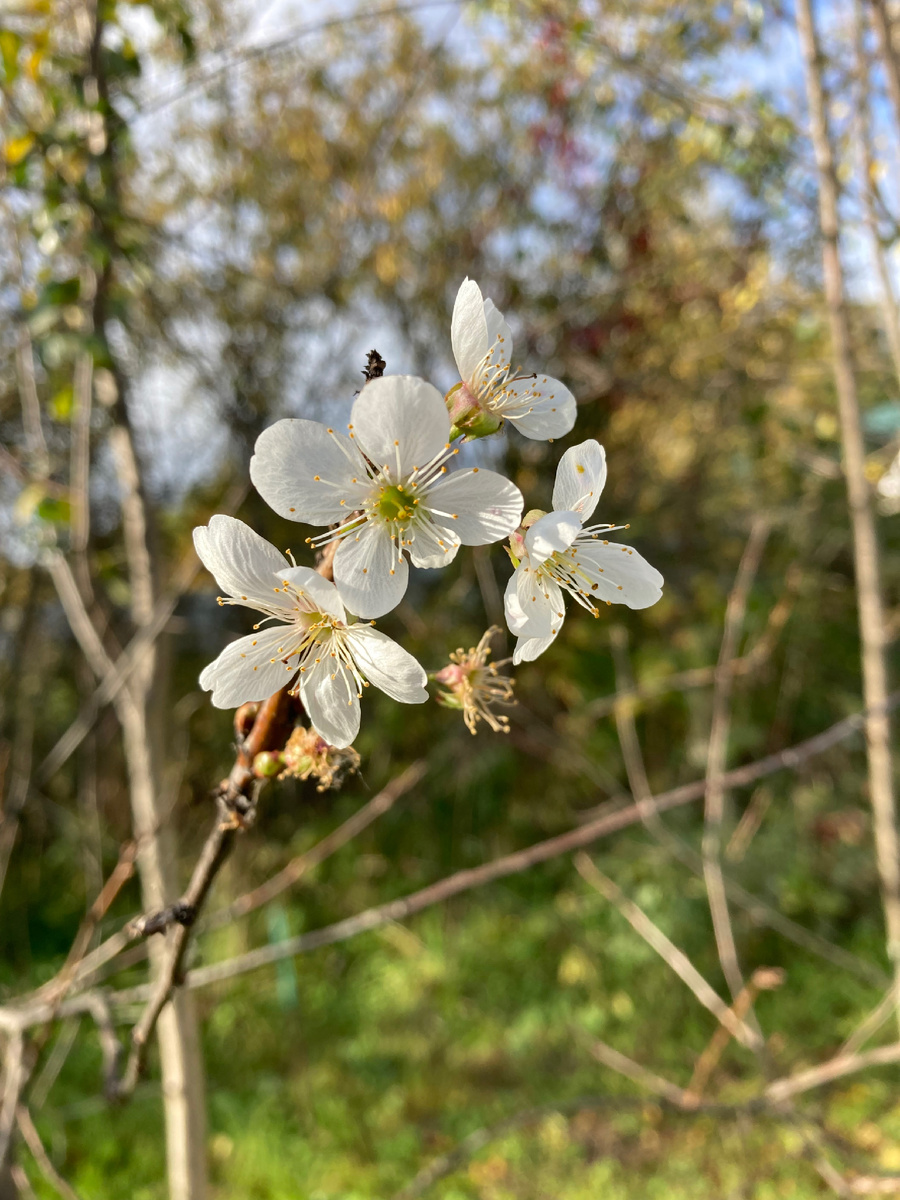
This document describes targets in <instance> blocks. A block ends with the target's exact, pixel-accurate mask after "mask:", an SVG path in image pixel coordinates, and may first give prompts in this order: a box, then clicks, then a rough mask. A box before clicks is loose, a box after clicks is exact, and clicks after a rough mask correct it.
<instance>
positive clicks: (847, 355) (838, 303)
mask: <svg viewBox="0 0 900 1200" xmlns="http://www.w3.org/2000/svg"><path fill="white" fill-rule="evenodd" d="M795 11H796V21H797V33H798V35H799V38H800V45H801V49H802V52H803V63H804V70H805V76H806V94H807V103H808V107H809V123H810V134H811V137H812V142H813V149H814V151H815V157H816V167H817V172H818V181H819V227H820V232H821V238H822V273H823V279H824V285H825V301H826V306H827V310H828V321H829V326H830V331H831V350H832V369H833V373H834V381H835V388H836V390H837V396H838V412H839V416H840V427H841V443H842V449H843V468H844V475H845V479H846V485H847V501H848V507H849V510H850V523H851V526H852V529H853V554H854V567H855V574H856V591H857V597H858V617H859V632H860V642H861V644H862V676H863V700H864V703H865V706H866V710H867V713H868V716H867V718H866V743H867V750H868V777H869V800H870V802H871V805H872V812H873V816H874V833H875V858H876V863H877V867H878V874H879V879H880V882H881V897H882V905H883V908H884V915H885V925H886V932H887V951H888V958H889V959H890V962H891V965H892V968H893V974H894V983H895V988H896V993H895V994H896V997H897V1002H898V1020H900V839H898V834H897V824H896V815H895V810H894V783H893V767H892V763H891V729H890V719H889V716H888V711H887V708H886V706H885V700H886V698H887V695H888V676H887V662H886V656H885V622H884V610H883V602H882V591H881V567H880V561H879V548H878V536H877V531H876V526H875V515H874V510H873V505H872V496H871V491H870V488H869V484H868V481H867V478H866V462H865V445H864V442H863V435H862V426H861V422H860V414H859V399H858V396H857V390H856V379H855V376H854V367H853V356H852V350H851V337H850V321H849V316H848V313H847V306H846V303H845V295H844V276H843V269H842V266H841V258H840V247H839V233H840V224H839V215H838V195H839V189H838V178H837V171H836V167H835V161H834V154H833V150H832V145H831V136H830V131H829V128H828V120H827V117H826V107H827V106H826V97H825V92H824V87H823V83H822V54H821V50H820V47H819V43H818V40H817V35H816V29H815V24H814V21H813V14H812V7H811V4H810V0H797V3H796V6H795ZM889 57H890V56H889ZM887 68H888V70H889V71H890V69H891V64H890V63H889V64H887ZM898 117H900V109H898Z"/></svg>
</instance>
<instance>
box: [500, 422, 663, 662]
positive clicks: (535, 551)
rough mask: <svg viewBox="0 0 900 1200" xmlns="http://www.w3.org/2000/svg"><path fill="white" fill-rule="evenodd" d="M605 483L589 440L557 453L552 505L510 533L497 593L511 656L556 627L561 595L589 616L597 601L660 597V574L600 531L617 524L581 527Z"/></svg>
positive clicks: (545, 639)
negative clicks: (508, 570) (511, 564)
mask: <svg viewBox="0 0 900 1200" xmlns="http://www.w3.org/2000/svg"><path fill="white" fill-rule="evenodd" d="M605 482H606V454H605V452H604V449H603V447H602V446H601V445H600V444H599V443H598V442H596V441H594V440H593V439H591V440H589V441H586V442H582V443H581V445H579V446H573V447H572V448H571V449H570V450H567V451H566V453H565V454H564V455H563V456H562V459H561V460H560V463H559V467H558V469H557V472H556V483H555V485H554V488H553V511H552V512H549V513H544V514H543V515H541V516H539V517H538V519H537V520H535V521H534V523H533V524H531V525H530V526H529V528H528V530H527V531H526V532H525V534H524V536H522V535H521V534H518V533H517V534H515V535H514V537H513V538H512V539H511V542H512V545H513V554H514V555H515V558H516V559H517V560H518V563H519V565H518V566H517V567H516V570H515V573H514V574H513V576H512V577H511V579H510V581H509V583H508V585H507V588H506V597H505V608H506V621H507V624H508V625H509V628H510V629H511V630H512V632H513V633H514V634H516V635H517V637H518V641H517V643H516V649H515V652H514V654H513V662H514V663H520V662H531V661H532V660H533V659H535V658H537V657H538V655H539V654H542V653H543V652H544V651H545V650H546V649H547V647H548V646H549V645H550V644H551V642H552V641H553V639H554V638H555V637H556V635H557V634H558V633H559V631H560V629H561V627H562V623H563V620H564V619H565V601H564V598H563V596H564V593H565V592H569V593H570V595H572V596H573V597H574V598H575V600H577V602H578V603H579V604H580V605H582V607H583V608H586V609H587V610H588V611H589V612H591V613H592V614H593V615H594V616H595V617H597V616H599V615H600V610H599V608H598V607H597V606H598V604H599V603H600V602H602V601H605V602H606V603H607V604H627V605H628V607H629V608H649V607H650V605H651V604H655V603H656V601H657V600H658V599H659V598H660V596H661V595H662V591H661V588H662V583H663V577H662V575H660V573H659V571H657V570H656V568H655V567H651V566H650V564H649V563H648V562H647V561H646V560H645V559H643V558H642V557H641V556H640V554H638V552H637V551H636V550H634V549H632V547H631V546H623V545H622V544H621V543H619V542H611V541H610V540H609V538H608V537H607V536H606V535H607V534H609V533H611V532H612V531H613V530H614V529H621V528H623V526H621V525H618V526H616V525H587V526H585V524H584V522H585V521H587V520H589V519H590V517H591V515H592V514H593V512H594V509H595V508H596V506H597V501H598V499H599V498H600V493H601V491H602V490H603V485H604V483H605Z"/></svg>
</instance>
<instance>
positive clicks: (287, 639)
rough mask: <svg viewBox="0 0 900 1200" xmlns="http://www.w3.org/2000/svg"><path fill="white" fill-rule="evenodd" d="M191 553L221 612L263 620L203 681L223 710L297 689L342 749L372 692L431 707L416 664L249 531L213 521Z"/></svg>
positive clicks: (333, 592) (318, 725)
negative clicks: (214, 586) (225, 607)
mask: <svg viewBox="0 0 900 1200" xmlns="http://www.w3.org/2000/svg"><path fill="white" fill-rule="evenodd" d="M194 545H195V547H196V549H197V554H198V555H199V556H200V559H201V561H202V563H203V565H204V566H205V567H206V568H207V570H208V571H210V572H211V573H212V574H213V575H214V576H215V579H216V582H217V583H218V584H219V586H220V587H221V588H222V589H223V590H224V592H225V593H226V594H225V595H224V596H220V597H219V603H220V604H239V605H243V606H245V607H246V608H252V609H255V610H256V611H257V612H260V613H262V614H263V617H264V619H263V620H262V621H260V622H259V623H258V624H257V625H254V626H253V629H254V632H253V633H251V634H249V635H248V636H247V637H242V638H238V640H237V641H236V642H232V643H231V644H230V645H229V646H226V647H225V649H224V650H223V651H222V653H221V654H220V655H219V657H218V658H217V659H216V660H215V662H212V663H210V665H209V666H208V667H206V669H205V670H204V671H203V673H202V675H201V676H200V686H201V687H202V688H203V689H204V690H206V691H211V692H212V702H213V704H214V705H215V706H216V707H217V708H235V707H237V706H238V705H240V704H243V703H245V702H247V701H251V700H265V699H266V698H267V697H268V696H271V695H272V694H273V693H274V692H277V691H278V690H279V688H283V687H284V686H285V685H286V684H288V683H291V682H292V681H293V684H292V687H291V692H292V693H293V694H294V695H297V694H299V696H300V698H301V700H302V701H303V705H304V707H305V708H306V712H307V714H308V716H309V719H310V722H311V724H312V726H313V728H314V729H315V731H316V732H317V733H318V734H319V735H320V736H321V737H322V738H324V739H325V741H326V742H329V743H330V744H331V745H332V746H338V747H343V746H349V745H350V744H351V743H352V742H353V740H354V738H355V737H356V735H357V733H358V732H359V718H360V712H359V701H360V697H361V696H362V692H363V688H365V687H368V685H369V684H370V683H371V684H374V685H375V687H377V688H380V689H381V691H383V692H386V693H387V695H389V696H391V697H392V698H393V699H394V700H399V701H400V702H401V703H403V704H421V703H423V702H424V701H425V700H427V699H428V693H427V692H426V691H425V683H426V679H427V677H426V675H425V672H424V671H423V670H422V668H421V666H420V665H419V664H418V663H417V662H416V660H415V659H414V658H413V657H412V655H411V654H408V653H407V652H406V651H405V650H404V649H402V647H400V646H398V645H397V643H396V642H394V641H392V640H391V638H389V637H387V636H386V635H385V634H383V633H381V632H379V630H377V629H373V628H372V626H371V625H370V624H369V623H368V622H362V621H357V622H354V621H353V620H352V618H349V617H348V616H347V613H346V611H345V609H344V605H343V604H342V603H341V598H340V596H339V595H338V591H337V588H336V587H335V586H334V584H333V583H331V582H330V581H329V580H327V579H324V578H323V577H322V576H321V575H319V574H318V573H317V572H315V571H313V570H311V569H310V568H309V567H298V566H296V565H294V564H293V563H292V562H289V561H288V560H287V559H286V558H285V557H284V555H283V554H281V553H280V551H278V550H276V549H275V547H274V546H272V545H271V544H270V543H269V542H267V541H266V540H265V538H261V537H260V536H259V534H257V533H254V532H253V530H252V529H250V528H249V526H247V525H245V524H244V523H243V521H237V520H235V519H234V518H233V517H226V516H221V515H219V516H215V517H213V518H212V520H211V521H210V523H209V525H206V526H200V527H199V528H198V529H195V530H194ZM270 621H273V622H275V624H273V625H268V626H267V622H270Z"/></svg>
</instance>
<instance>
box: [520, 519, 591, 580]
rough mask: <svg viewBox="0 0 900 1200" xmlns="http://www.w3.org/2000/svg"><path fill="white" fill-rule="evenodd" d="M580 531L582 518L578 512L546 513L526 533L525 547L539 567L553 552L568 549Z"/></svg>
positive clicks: (534, 564)
mask: <svg viewBox="0 0 900 1200" xmlns="http://www.w3.org/2000/svg"><path fill="white" fill-rule="evenodd" d="M579 533H581V520H580V518H579V516H578V513H574V512H549V513H546V514H545V515H544V516H543V517H541V518H540V519H539V520H537V521H535V523H534V524H533V525H532V526H531V528H530V529H529V530H528V532H527V533H526V534H525V549H526V550H527V551H528V555H529V557H530V558H531V561H532V565H533V566H535V567H539V566H540V565H541V563H542V562H544V561H545V560H546V559H548V558H549V557H550V555H551V554H557V553H559V552H560V551H562V550H568V548H569V547H570V546H571V545H572V543H573V542H574V541H575V539H576V538H577V537H578V535H579Z"/></svg>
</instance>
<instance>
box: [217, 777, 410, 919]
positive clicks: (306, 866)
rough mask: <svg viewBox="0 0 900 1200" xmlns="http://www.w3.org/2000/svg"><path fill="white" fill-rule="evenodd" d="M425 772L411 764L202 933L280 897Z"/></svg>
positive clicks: (387, 808) (225, 910) (385, 810)
mask: <svg viewBox="0 0 900 1200" xmlns="http://www.w3.org/2000/svg"><path fill="white" fill-rule="evenodd" d="M427 769H428V764H427V763H426V762H425V761H424V760H422V759H420V760H419V761H418V762H414V763H412V764H411V765H410V766H408V767H407V768H406V770H405V771H403V773H402V774H400V775H398V776H397V778H396V779H392V780H391V782H390V783H389V784H388V785H387V786H386V787H384V788H382V789H381V791H380V792H379V793H378V794H377V795H376V796H373V797H372V799H371V800H370V801H369V802H368V804H365V805H363V807H362V808H361V809H359V811H358V812H355V813H354V814H353V816H352V817H348V818H347V820H346V821H344V823H343V824H342V825H339V826H338V827H337V829H334V830H332V832H331V833H329V834H327V835H326V836H325V837H324V838H322V840H321V841H320V842H317V843H316V844H315V845H314V846H313V847H312V848H311V849H309V850H307V851H305V852H304V853H303V854H298V855H297V857H296V858H293V859H291V861H290V862H289V863H288V864H287V866H286V867H282V869H281V870H280V871H279V872H278V873H277V874H276V875H273V876H272V878H271V879H267V880H266V882H265V883H262V884H260V886H259V887H257V888H254V889H253V891H252V892H246V893H245V894H244V895H243V896H239V897H238V898H237V899H236V900H234V901H232V903H231V904H229V905H228V906H227V907H226V908H221V909H219V910H218V912H214V913H211V914H210V916H209V917H208V918H207V919H206V921H205V922H204V923H203V927H202V928H203V930H204V931H205V930H207V929H219V928H221V926H223V925H230V924H231V922H232V921H234V920H237V919H238V918H239V917H243V916H246V915H247V913H251V912H253V911H254V910H255V909H257V908H261V907H262V905H264V904H268V903H269V901H270V900H274V898H275V897H276V896H280V895H281V893H282V892H284V891H286V890H287V889H288V888H289V887H293V885H294V884H295V883H296V882H297V880H298V879H300V878H301V876H303V875H305V874H306V872H307V871H310V870H312V868H313V867H317V866H318V865H319V863H321V862H324V861H325V859H326V858H330V857H331V855H332V854H335V853H336V852H337V851H338V850H340V849H341V847H342V846H346V844H347V843H348V842H349V841H351V840H352V839H353V838H355V837H356V836H357V834H359V833H362V831H363V830H364V829H366V828H367V827H368V826H369V825H371V824H372V822H373V821H376V820H377V819H378V818H379V817H381V816H384V814H385V813H386V812H389V811H390V809H391V808H393V806H394V805H395V804H396V802H397V801H398V800H399V799H400V797H401V796H403V795H405V794H406V793H407V792H408V791H410V790H411V789H412V788H414V787H415V786H416V784H417V783H419V782H420V781H421V779H422V778H423V776H424V775H425V773H426V771H427Z"/></svg>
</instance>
